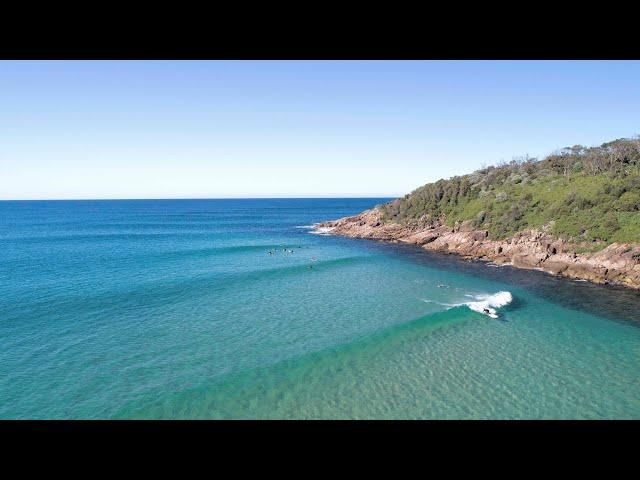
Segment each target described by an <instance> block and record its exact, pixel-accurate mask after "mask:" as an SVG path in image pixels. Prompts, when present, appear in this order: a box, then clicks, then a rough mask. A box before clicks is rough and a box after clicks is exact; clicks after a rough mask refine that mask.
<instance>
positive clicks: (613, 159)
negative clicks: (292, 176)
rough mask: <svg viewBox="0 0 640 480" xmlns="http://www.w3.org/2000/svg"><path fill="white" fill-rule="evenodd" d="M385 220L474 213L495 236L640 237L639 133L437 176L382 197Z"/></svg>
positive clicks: (599, 243)
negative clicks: (541, 231) (533, 231)
mask: <svg viewBox="0 0 640 480" xmlns="http://www.w3.org/2000/svg"><path fill="white" fill-rule="evenodd" d="M382 208H383V212H384V219H385V221H394V222H399V223H402V224H426V223H428V222H430V221H431V220H433V219H436V218H439V217H441V216H445V217H446V223H447V225H453V224H455V222H458V221H464V220H472V221H473V224H474V225H475V226H476V227H477V228H478V229H483V230H487V231H488V232H489V235H490V237H491V238H508V237H510V236H512V235H513V234H515V233H517V232H519V231H522V230H526V229H530V228H542V227H545V228H548V229H549V230H548V231H549V232H550V233H552V234H554V235H556V236H558V237H561V238H563V239H565V240H567V241H570V242H576V243H584V242H592V243H593V247H584V248H593V249H598V248H602V247H604V246H605V245H607V244H610V243H612V242H624V243H640V138H632V139H618V140H615V141H613V142H609V143H605V144H603V145H601V146H599V147H591V148H586V147H583V146H581V145H576V146H574V147H569V148H565V149H563V150H562V151H561V152H559V153H556V154H553V155H550V156H548V157H547V158H545V159H543V160H540V161H538V160H537V159H535V158H528V157H525V158H520V159H514V160H512V161H511V162H508V163H502V164H500V165H497V166H490V167H487V168H483V169H481V170H478V171H476V172H474V173H472V174H469V175H463V176H456V177H453V178H451V179H449V180H438V181H437V182H435V183H430V184H427V185H424V186H422V187H420V188H418V189H416V190H415V191H413V192H412V193H410V194H408V195H406V196H405V197H403V198H400V199H397V200H394V201H392V202H390V203H388V204H385V205H383V207H382Z"/></svg>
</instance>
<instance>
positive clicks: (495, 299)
mask: <svg viewBox="0 0 640 480" xmlns="http://www.w3.org/2000/svg"><path fill="white" fill-rule="evenodd" d="M474 298H475V299H476V301H475V302H466V303H465V305H466V306H467V307H469V308H470V309H471V310H473V311H474V312H478V313H482V314H484V315H488V316H490V317H491V318H498V312H497V311H496V308H501V307H504V306H506V305H509V304H510V303H511V302H512V301H513V295H511V292H498V293H494V294H493V295H476V296H475V297H474ZM485 310H486V311H485ZM487 312H488V313H487Z"/></svg>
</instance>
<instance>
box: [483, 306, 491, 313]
mask: <svg viewBox="0 0 640 480" xmlns="http://www.w3.org/2000/svg"><path fill="white" fill-rule="evenodd" d="M482 313H484V314H485V315H489V314H490V313H491V311H490V310H489V309H488V308H483V309H482Z"/></svg>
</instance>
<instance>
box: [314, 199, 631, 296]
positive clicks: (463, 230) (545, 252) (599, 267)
mask: <svg viewBox="0 0 640 480" xmlns="http://www.w3.org/2000/svg"><path fill="white" fill-rule="evenodd" d="M316 230H318V231H320V232H323V233H328V234H332V235H341V236H346V237H354V238H369V239H375V240H383V241H387V242H403V243H409V244H415V245H419V246H421V247H422V248H424V249H425V250H430V251H436V252H443V253H455V254H458V255H461V256H463V257H465V258H472V259H479V260H486V261H490V262H493V263H495V264H499V265H505V264H506V265H512V266H514V267H517V268H524V269H537V270H543V271H545V272H548V273H550V274H553V275H560V276H564V277H568V278H573V279H581V280H587V281H590V282H594V283H599V284H614V285H623V286H626V287H630V288H634V289H640V245H632V244H619V243H613V244H611V245H609V246H608V247H606V248H604V249H602V250H600V251H598V252H593V253H591V252H585V253H578V251H577V250H579V247H580V246H579V245H574V244H569V243H566V242H564V241H562V240H560V239H558V238H554V237H552V236H551V235H549V234H547V233H546V232H545V231H542V230H529V231H525V232H521V233H518V234H517V235H515V236H514V237H512V238H510V239H508V240H491V239H489V238H488V232H487V231H484V230H476V229H474V228H473V226H472V224H471V222H469V221H466V222H462V223H459V224H456V225H455V226H454V227H450V226H446V225H445V223H444V219H443V218H441V219H438V220H435V221H432V222H428V223H423V224H419V223H416V224H414V225H400V224H397V223H383V222H382V212H381V211H380V210H379V209H378V208H373V209H371V210H366V211H364V212H362V213H360V214H358V215H355V216H352V217H345V218H341V219H338V220H332V221H327V222H322V223H319V224H318V225H316Z"/></svg>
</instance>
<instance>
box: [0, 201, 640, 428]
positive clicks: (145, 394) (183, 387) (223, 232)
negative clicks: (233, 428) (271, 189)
mask: <svg viewBox="0 0 640 480" xmlns="http://www.w3.org/2000/svg"><path fill="white" fill-rule="evenodd" d="M383 201H385V199H273V200H266V199H260V200H136V201H125V200H122V201H50V202H49V201H47V202H36V201H32V202H0V418H639V417H640V382H638V378H640V375H639V374H640V328H639V327H640V313H638V312H640V295H639V294H638V293H637V292H634V291H630V290H625V289H617V288H610V287H601V286H593V285H589V284H585V283H580V282H574V281H569V280H564V279H557V278H553V277H550V276H548V275H545V274H542V273H540V272H530V271H519V270H515V269H512V268H510V267H503V268H492V267H490V266H488V265H486V264H481V263H478V262H467V261H463V260H460V259H458V258H454V257H451V256H442V255H435V254H429V253H426V252H423V251H421V250H419V249H417V248H414V247H408V246H404V247H403V246H396V245H387V244H382V243H378V242H372V241H365V240H355V239H346V238H339V237H333V236H322V235H314V234H313V233H311V231H310V230H309V228H306V227H307V226H309V225H311V224H313V223H315V222H319V221H322V220H326V219H333V218H338V217H342V216H345V215H351V214H355V213H357V212H360V211H362V210H363V209H366V208H370V207H372V206H374V205H376V204H378V203H382V202H383ZM270 251H271V252H274V253H273V254H272V255H270V254H269V252H270ZM499 292H509V293H510V294H511V296H512V298H513V301H512V302H511V303H509V304H508V305H507V304H505V305H503V306H498V307H496V308H497V310H498V312H499V315H500V316H499V318H498V319H492V318H489V317H487V316H485V315H481V314H479V313H477V312H476V311H473V310H472V309H471V308H469V307H470V306H473V305H474V302H487V301H489V302H491V301H492V300H491V299H493V298H496V297H495V296H496V294H499Z"/></svg>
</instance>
